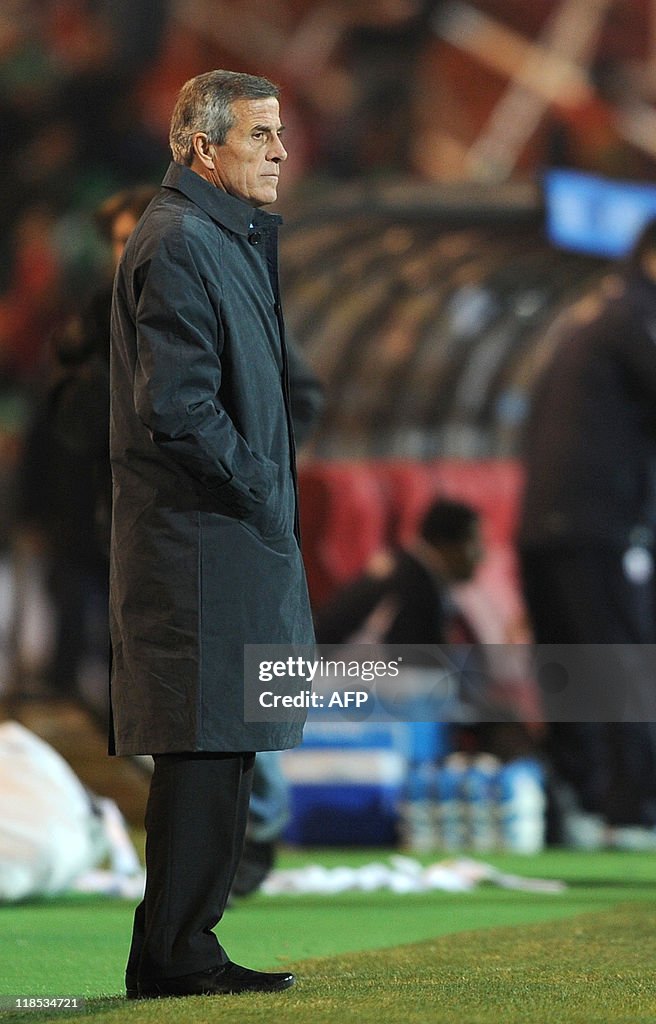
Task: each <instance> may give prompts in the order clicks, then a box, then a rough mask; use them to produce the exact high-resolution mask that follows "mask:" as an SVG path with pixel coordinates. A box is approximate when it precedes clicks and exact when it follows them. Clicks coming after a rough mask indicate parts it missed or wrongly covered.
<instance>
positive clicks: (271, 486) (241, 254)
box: [110, 71, 313, 997]
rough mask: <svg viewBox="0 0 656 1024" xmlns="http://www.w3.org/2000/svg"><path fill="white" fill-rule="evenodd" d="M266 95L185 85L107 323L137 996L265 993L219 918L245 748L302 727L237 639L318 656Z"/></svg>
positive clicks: (214, 84)
mask: <svg viewBox="0 0 656 1024" xmlns="http://www.w3.org/2000/svg"><path fill="white" fill-rule="evenodd" d="M281 133H282V124H281V122H280V116H279V106H278V90H277V88H276V87H275V86H274V85H272V84H271V83H270V82H268V81H266V79H261V78H255V77H253V76H250V75H242V74H235V73H232V72H224V71H216V72H209V73H207V74H205V75H200V76H198V77H197V78H194V79H192V80H191V81H190V82H188V83H187V84H186V85H185V86H184V87H183V89H182V90H181V92H180V95H179V97H178V101H177V104H176V107H175V110H174V112H173V117H172V121H171V134H170V142H171V150H172V153H173V159H174V163H173V164H172V165H171V167H170V168H169V171H168V172H167V174H166V177H165V178H164V182H163V188H162V191H161V193H160V194H159V196H158V197H157V198H156V199H155V200H154V201H153V203H152V204H151V205H150V207H149V209H148V210H147V211H146V214H145V215H144V217H143V218H142V220H141V222H140V224H139V225H138V226H137V228H136V230H135V232H134V233H133V234H132V236H131V239H130V241H129V242H128V245H127V247H126V250H125V253H124V256H123V258H122V261H121V264H120V266H119V269H118V273H117V278H116V284H115V294H114V304H113V310H112V370H111V440H110V451H111V460H112V472H113V478H114V511H113V536H112V550H111V577H110V611H111V631H112V650H113V671H112V709H113V718H114V737H115V747H116V752H117V753H119V754H137V753H150V754H152V755H153V757H154V761H155V768H154V773H153V779H152V784H151V791H150V797H149V802H148V807H147V811H146V830H147V844H146V869H147V880H146V892H145V896H144V900H143V902H142V903H141V904H140V905H139V907H138V908H137V911H136V914H135V924H134V931H133V939H132V947H131V950H130V956H129V960H128V966H127V973H126V984H127V989H128V995H129V996H137V995H138V996H140V997H148V996H158V995H168V994H171V995H188V994H200V993H207V994H219V993H226V992H243V991H276V990H279V989H283V988H287V987H288V986H289V985H291V984H292V983H293V980H294V979H293V976H292V975H290V974H285V973H282V974H264V973H261V972H256V971H250V970H247V969H246V968H243V967H239V966H238V965H236V964H234V963H232V961H230V960H229V958H228V956H227V954H226V953H225V951H224V950H223V949H222V947H221V946H220V945H219V943H218V940H217V938H216V936H215V935H214V934H213V932H212V929H213V927H214V926H215V925H216V924H217V922H218V921H219V920H220V918H221V916H222V913H223V910H224V907H225V902H226V899H227V896H228V893H229V891H230V886H231V883H232V879H233V875H234V872H235V869H236V866H237V863H238V860H239V856H240V852H241V847H242V844H243V834H244V827H245V822H246V814H247V808H248V797H249V792H250V785H251V778H252V769H253V761H254V752H255V751H259V750H274V749H283V748H286V747H290V746H294V745H295V744H297V743H298V742H300V739H301V733H302V724H300V723H299V722H282V723H281V722H278V723H265V722H258V723H251V722H247V721H245V720H244V693H243V657H244V645H245V644H249V643H289V644H296V643H301V644H304V643H311V642H312V640H313V631H312V622H311V614H310V607H309V600H308V595H307V588H306V583H305V575H304V570H303V565H302V561H301V555H300V550H299V545H298V513H297V507H296V478H295V466H294V440H293V431H292V426H291V411H290V401H289V387H288V366H287V354H286V348H285V343H284V331H283V322H282V314H281V308H280V297H279V293H278V275H277V227H278V223H279V218H278V217H276V216H274V215H271V214H267V213H265V212H263V211H262V210H261V209H260V208H261V207H262V206H264V205H266V204H268V203H271V202H273V201H274V200H275V199H276V195H277V186H278V176H279V173H280V169H281V165H282V163H283V161H284V160H285V159H286V156H287V154H286V151H285V148H284V146H283V144H282V139H281Z"/></svg>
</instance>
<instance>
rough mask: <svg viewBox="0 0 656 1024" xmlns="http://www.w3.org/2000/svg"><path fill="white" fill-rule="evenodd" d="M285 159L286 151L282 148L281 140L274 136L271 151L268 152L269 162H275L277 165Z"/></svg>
mask: <svg viewBox="0 0 656 1024" xmlns="http://www.w3.org/2000/svg"><path fill="white" fill-rule="evenodd" d="M286 159H287V150H286V149H285V147H284V146H283V144H282V139H281V138H280V136H279V135H276V137H275V139H274V140H273V144H272V147H271V150H270V152H269V160H273V161H275V163H279V161H281V160H286Z"/></svg>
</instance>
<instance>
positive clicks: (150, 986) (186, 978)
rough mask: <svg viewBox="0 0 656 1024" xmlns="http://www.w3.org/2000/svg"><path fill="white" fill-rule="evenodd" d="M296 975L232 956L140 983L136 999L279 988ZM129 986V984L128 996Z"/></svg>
mask: <svg viewBox="0 0 656 1024" xmlns="http://www.w3.org/2000/svg"><path fill="white" fill-rule="evenodd" d="M295 980H296V979H295V978H294V975H293V974H290V973H288V972H286V973H284V974H267V973H265V972H263V971H251V970H250V969H249V968H248V967H240V966H239V964H233V963H232V961H231V960H228V962H227V963H225V964H221V966H220V967H213V968H211V969H210V970H209V971H199V972H198V973H197V974H184V975H183V976H182V977H180V978H159V979H156V980H153V981H146V982H140V983H139V990H138V995H137V996H136V998H138V999H159V998H161V997H162V996H219V995H239V994H240V993H241V992H282V991H283V990H284V989H286V988H290V987H291V986H292V985H293V984H294V982H295ZM131 991H133V989H132V987H130V988H128V999H134V998H135V996H134V995H130V992H131Z"/></svg>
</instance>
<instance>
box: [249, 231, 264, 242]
mask: <svg viewBox="0 0 656 1024" xmlns="http://www.w3.org/2000/svg"><path fill="white" fill-rule="evenodd" d="M248 241H249V242H250V243H251V245H259V244H260V242H261V241H262V235H261V234H260V232H259V231H251V233H250V235H249V236H248Z"/></svg>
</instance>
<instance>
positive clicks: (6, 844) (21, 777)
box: [0, 722, 110, 902]
mask: <svg viewBox="0 0 656 1024" xmlns="http://www.w3.org/2000/svg"><path fill="white" fill-rule="evenodd" d="M109 852H110V850H109V844H108V839H107V836H106V831H105V827H104V823H103V817H102V815H99V814H97V813H94V808H93V802H92V798H91V795H90V794H89V793H88V792H87V790H86V789H85V788H84V786H83V785H82V783H81V782H80V780H79V779H78V778H77V776H76V775H75V773H74V772H73V770H72V769H71V768H70V767H69V765H68V764H67V763H66V761H65V760H64V759H63V758H62V757H61V756H60V755H59V754H58V753H57V752H56V751H55V750H53V749H52V747H50V746H49V745H48V744H47V743H46V742H44V740H42V739H39V737H38V736H35V735H34V734H33V733H32V732H30V731H29V729H26V728H25V727H24V726H22V725H20V724H19V723H18V722H3V723H0V901H2V902H14V901H16V900H21V899H26V898H28V897H33V896H45V895H52V894H54V893H58V892H62V891H64V890H66V889H68V888H70V887H71V884H72V883H73V881H74V880H75V879H76V878H77V877H78V876H79V875H80V874H82V873H83V872H85V871H88V870H89V869H90V868H92V867H95V866H96V865H97V864H99V863H100V862H101V861H102V860H103V858H104V857H105V856H107V855H108V853H109Z"/></svg>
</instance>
